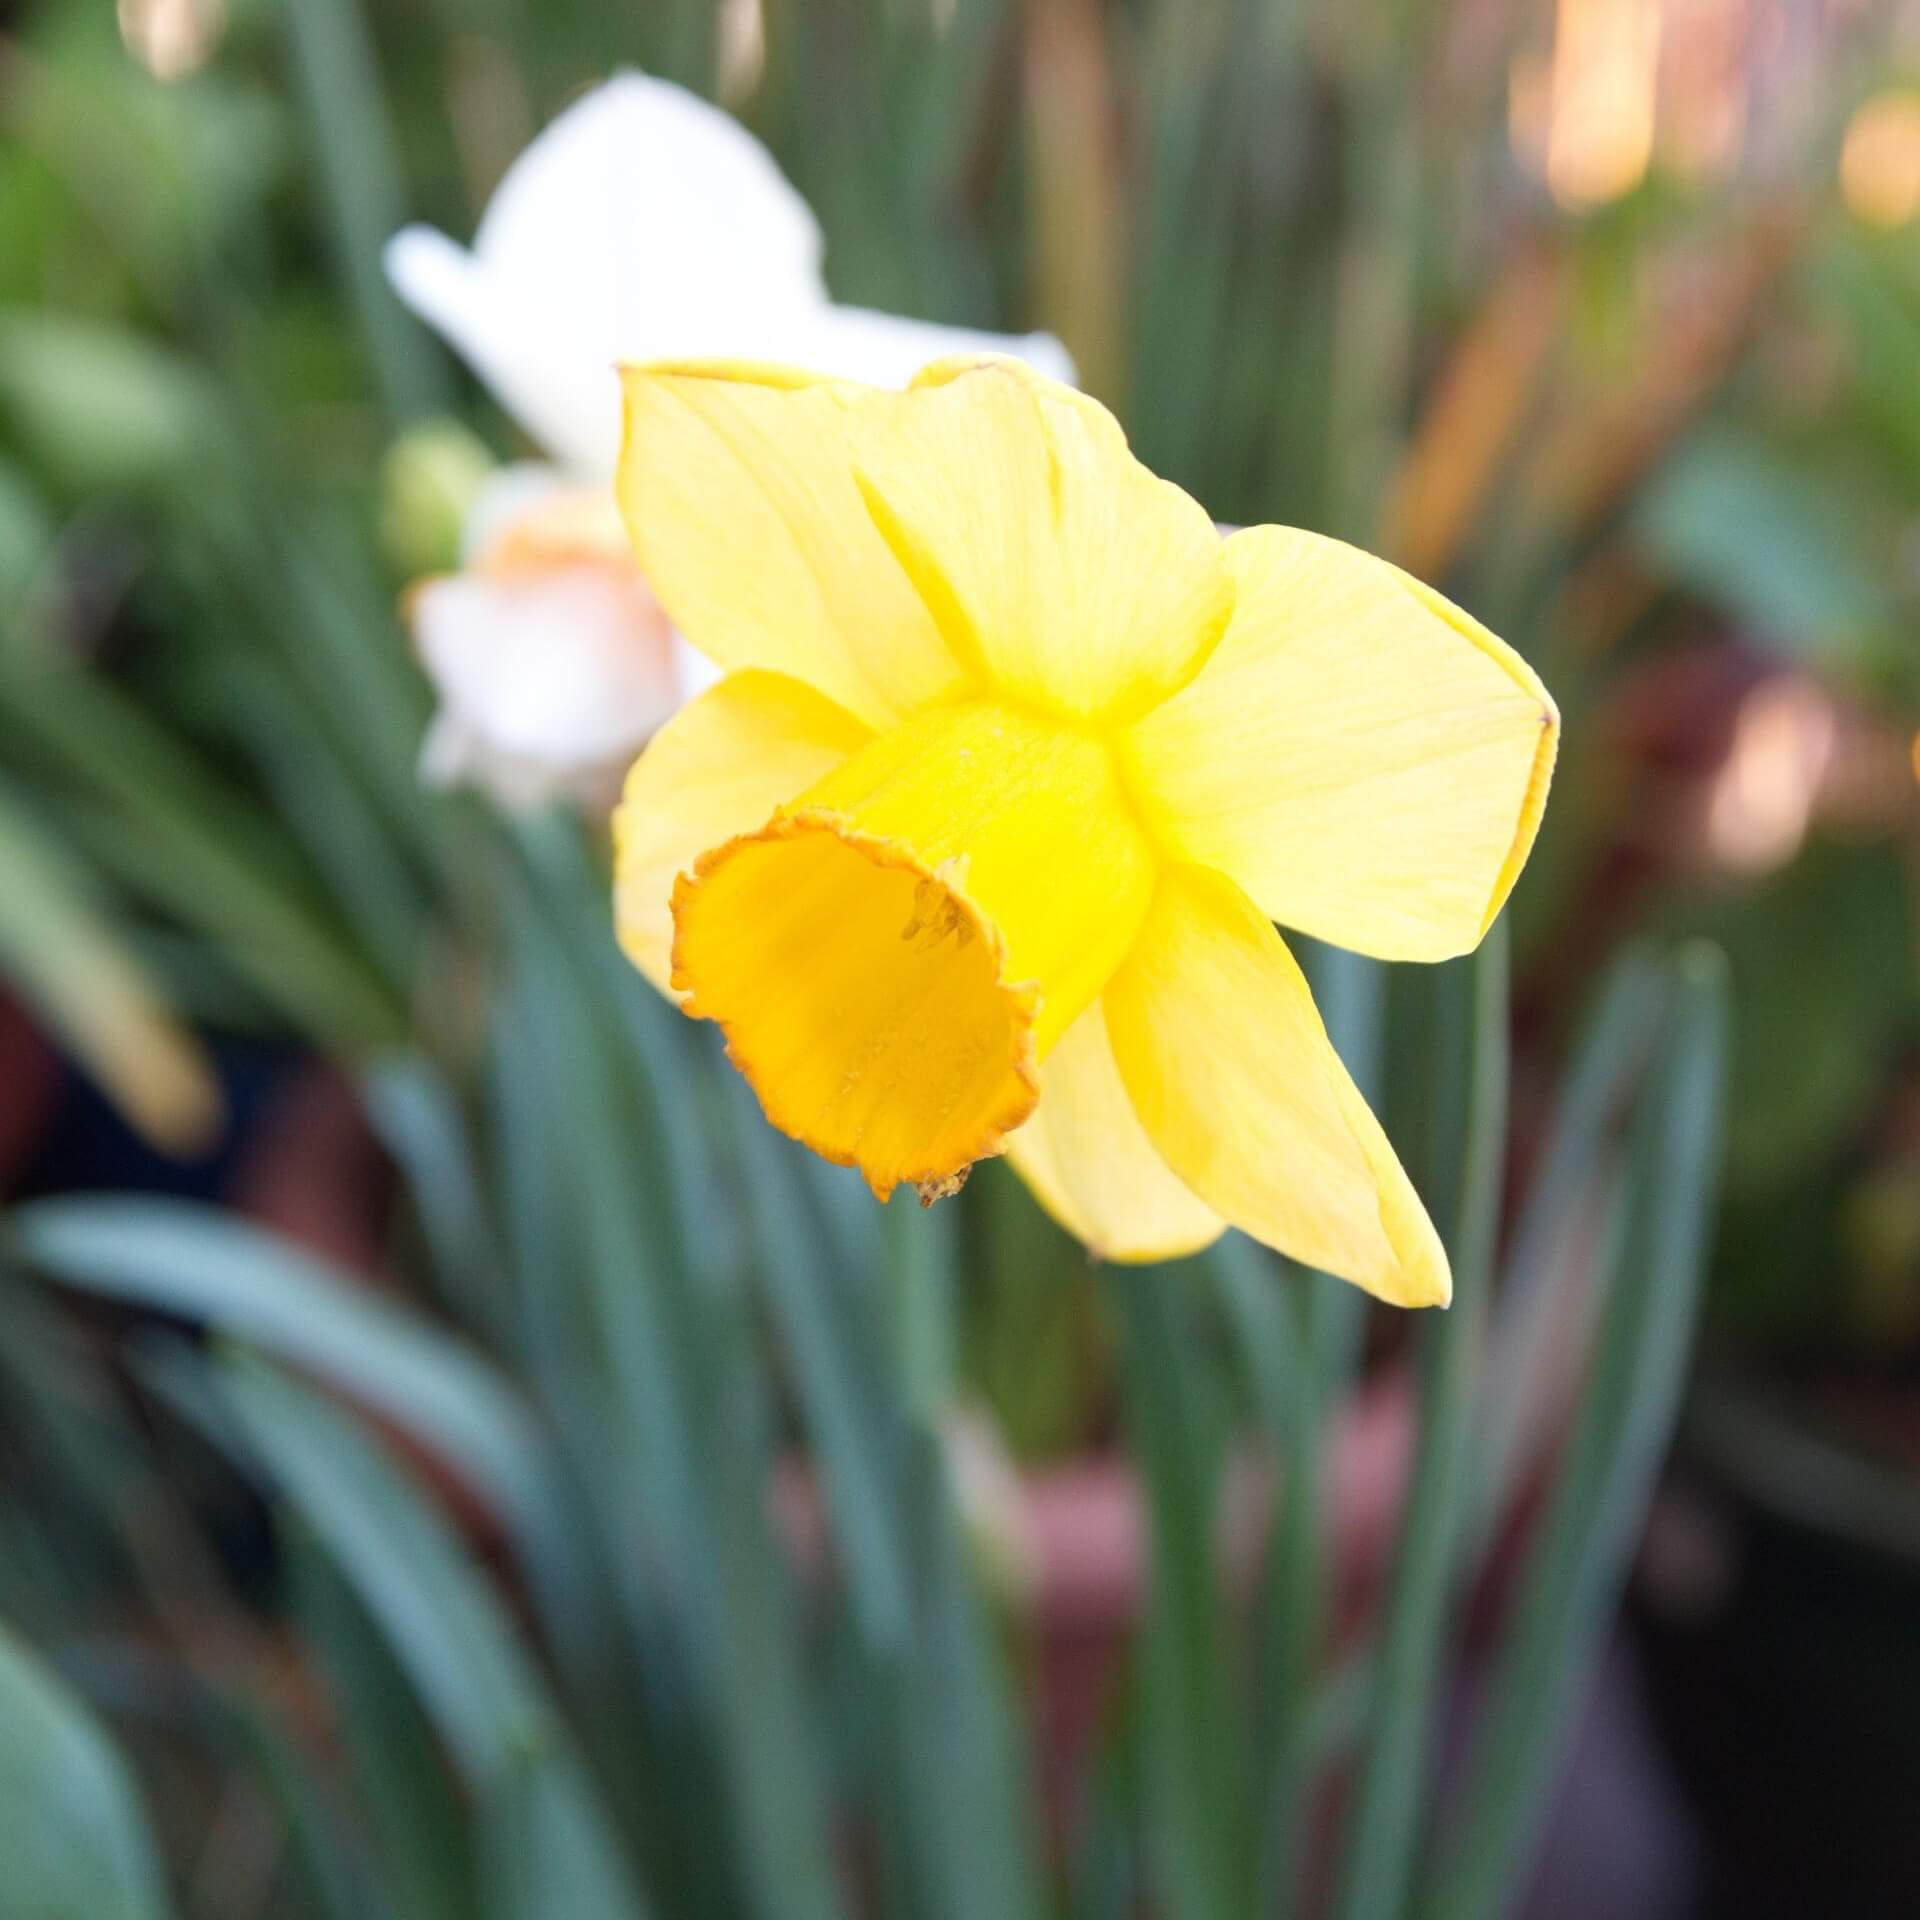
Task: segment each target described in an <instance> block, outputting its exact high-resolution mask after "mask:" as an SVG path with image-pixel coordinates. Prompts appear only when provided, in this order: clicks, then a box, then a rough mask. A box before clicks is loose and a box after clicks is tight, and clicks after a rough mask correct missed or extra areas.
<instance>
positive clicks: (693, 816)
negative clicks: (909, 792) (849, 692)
mask: <svg viewBox="0 0 1920 1920" xmlns="http://www.w3.org/2000/svg"><path fill="white" fill-rule="evenodd" d="M871 737H872V736H871V734H870V732H869V731H868V729H867V728H866V727H864V726H862V725H861V724H860V722H859V721H858V720H856V719H854V717H853V716H852V715H851V714H849V713H847V712H845V711H844V710H843V709H841V708H839V707H836V706H835V705H834V704H833V702H832V701H830V700H827V699H825V698H823V697H822V696H821V695H820V694H817V693H815V692H814V690H813V689H812V688H811V687H806V686H802V685H801V684H800V682H799V681H797V680H789V679H786V678H785V677H784V676H782V675H780V674H777V673H735V674H730V675H729V676H728V677H727V678H726V679H724V680H722V681H721V682H719V684H718V685H717V686H713V687H709V688H708V689H707V691H706V692H705V693H703V694H702V695H701V696H700V697H699V699H697V700H694V701H691V702H690V703H689V704H688V705H686V706H684V707H682V708H681V709H680V711H679V712H678V713H677V714H675V715H674V717H673V718H672V719H671V720H669V721H668V722H667V724H666V725H665V726H664V727H662V728H661V730H660V731H659V732H658V733H656V734H655V735H654V737H653V739H652V740H651V741H650V742H649V743H648V746H647V750H646V751H645V752H644V753H643V754H642V755H641V756H640V758H639V759H638V760H636V761H635V762H634V763H633V771H632V772H631V773H629V774H628V775H627V786H626V793H625V795H624V796H623V797H622V799H621V802H620V805H619V807H618V808H617V809H616V810H615V812H614V816H613V846H614V920H615V924H616V926H617V928H618V930H619V934H620V944H621V946H623V947H624V948H625V949H626V951H627V954H628V957H629V958H630V959H631V960H632V961H633V963H634V965H635V966H637V967H638V968H639V969H640V971H641V972H642V973H644V974H645V975H646V976H647V978H648V979H649V980H651V981H652V982H653V984H654V985H655V986H656V987H658V988H659V989H660V991H661V992H662V993H668V992H670V991H671V989H670V988H669V986H668V975H669V973H670V972H671V970H672V968H671V958H670V956H671V953H672V948H673V914H672V910H671V906H670V903H671V901H672V898H673V883H674V880H675V878H676V876H677V875H679V874H680V873H681V872H683V871H684V870H685V869H687V868H689V867H691V866H692V865H693V863H694V860H695V859H696V858H697V857H698V856H699V855H700V854H702V853H704V852H705V851H706V850H707V848H709V847H717V846H719V845H720V844H721V842H722V841H725V840H730V839H732V838H733V836H734V835H735V834H737V833H745V832H748V831H749V830H750V829H752V828H754V827H757V826H759V825H760V824H761V823H762V822H763V821H765V820H766V819H767V817H768V816H769V815H770V814H771V813H772V812H773V810H774V809H775V808H776V807H778V806H781V805H783V804H784V803H785V802H787V801H789V800H791V799H792V798H793V796H794V795H795V794H796V793H800V792H802V791H803V790H804V789H806V788H807V787H810V786H811V785H812V784H813V783H814V782H815V781H816V780H818V779H819V778H820V777H821V775H822V774H825V773H828V772H831V771H832V769H833V768H835V767H837V766H838V765H839V764H840V762H841V761H843V760H845V759H846V758H847V757H848V755H850V754H852V753H855V752H857V751H858V750H859V749H860V748H861V747H862V746H864V745H865V744H866V742H867V741H868V740H869V739H870V738H871Z"/></svg>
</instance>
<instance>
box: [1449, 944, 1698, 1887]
mask: <svg viewBox="0 0 1920 1920" xmlns="http://www.w3.org/2000/svg"><path fill="white" fill-rule="evenodd" d="M1674 975H1675V978H1674V985H1673V1000H1672V1010H1671V1013H1670V1014H1669V1017H1668V1019H1667V1020H1666V1022H1665V1023H1664V1026H1663V1031H1662V1034H1661V1037H1660V1042H1659V1044H1658V1045H1657V1047H1656V1049H1655V1057H1654V1064H1653V1068H1652V1071H1651V1074H1650V1077H1649V1080H1648V1084H1647V1089H1646V1092H1645V1094H1644V1096H1643V1098H1642V1102H1641V1106H1640V1111H1639V1114H1638V1116H1637V1119H1636V1123H1635V1126H1634V1131H1633V1142H1632V1149H1631V1159H1630V1163H1629V1168H1628V1194H1627V1226H1626V1232H1625V1235H1624V1237H1623V1241H1622V1244H1621V1251H1620V1256H1619V1261H1618V1266H1617V1269H1616V1273H1615V1277H1614V1284H1613V1286H1612V1288H1611V1290H1610V1292H1609V1294H1608V1296H1607V1300H1606V1304H1605V1308H1604V1310H1603V1314H1602V1318H1601V1322H1600V1327H1599V1338H1598V1341H1597V1344H1596V1346H1595V1349H1594V1352H1593V1356H1592V1359H1591V1360H1590V1362H1589V1364H1588V1369H1587V1379H1586V1385H1585V1390H1584V1392H1583V1393H1582V1395H1581V1398H1580V1401H1579V1412H1578V1414H1577V1416H1576V1417H1575V1421H1574V1426H1573V1432H1572V1434H1571V1436H1570V1437H1569V1440H1568V1443H1567V1452H1566V1457H1565V1459H1564V1460H1563V1461H1562V1463H1561V1466H1560V1469H1559V1474H1558V1477H1557V1479H1556V1481H1555V1484H1554V1489H1553V1493H1552V1497H1551V1501H1550V1504H1549V1506H1548V1510H1547V1514H1546V1518H1545V1521H1544V1523H1543V1525H1542V1528H1541V1531H1540V1535H1539V1538H1538V1540H1537V1542H1536V1544H1535V1546H1534V1549H1533V1552H1532V1554H1531V1555H1530V1557H1529V1560H1528V1563H1527V1567H1526V1571H1525V1573H1524V1575H1523V1576H1522V1580H1521V1585H1520V1590H1519V1595H1518V1598H1517V1600H1516V1601H1515V1611H1514V1617H1513V1621H1512V1624H1511V1626H1510V1627H1509V1629H1508V1631H1507V1633H1506V1635H1505V1637H1504V1639H1503V1643H1502V1648H1501V1654H1500V1660H1499V1664H1498V1666H1497V1667H1496V1669H1495V1672H1494V1676H1493V1680H1492V1684H1491V1687H1490V1689H1489V1693H1488V1698H1487V1704H1486V1713H1485V1719H1484V1721H1483V1723H1482V1728H1481V1732H1480V1736H1479V1741H1478V1745H1477V1748H1476V1751H1475V1755H1474V1759H1473V1763H1472V1765H1473V1770H1472V1773H1471V1776H1470V1778H1469V1781H1468V1785H1467V1791H1466V1793H1465V1796H1464V1798H1463V1801H1462V1803H1461V1812H1460V1816H1459V1819H1458V1821H1457V1823H1456V1825H1455V1827H1454V1830H1453V1831H1454V1839H1453V1843H1452V1845H1451V1847H1450V1848H1449V1850H1448V1851H1447V1852H1446V1854H1445V1855H1444V1857H1443V1859H1442V1861H1441V1863H1440V1867H1439V1870H1438V1872H1437V1873H1436V1874H1434V1875H1432V1876H1430V1877H1429V1878H1428V1879H1427V1881H1426V1883H1425V1884H1426V1886H1427V1888H1428V1889H1429V1891H1428V1892H1427V1895H1426V1897H1425V1898H1424V1899H1423V1900H1422V1901H1421V1902H1420V1904H1419V1908H1418V1911H1419V1912H1420V1913H1421V1914H1422V1915H1423V1916H1427V1917H1428V1920H1490V1916H1494V1915H1498V1914H1500V1913H1502V1912H1504V1911H1505V1910H1506V1908H1507V1906H1508V1904H1509V1903H1510V1901H1511V1900H1512V1898H1513V1895H1514V1892H1515V1889H1516V1887H1517V1885H1518V1882H1519V1878H1520V1875H1521V1873H1522V1871H1523V1869H1524V1868H1525V1866H1526V1864H1527V1861H1528V1858H1529V1857H1530V1854H1531V1851H1532V1847H1533V1843H1534V1841H1535V1839H1536V1837H1537V1835H1538V1831H1539V1827H1540V1823H1541V1820H1542V1818H1543V1817H1544V1815H1545V1812H1546V1810H1547V1807H1548V1804H1549V1799H1550V1795H1551V1794H1552V1791H1553V1788H1554V1786H1555V1784H1556V1782H1557V1780H1558V1778H1559V1762H1560V1760H1561V1758H1562V1754H1563V1750H1564V1747H1565V1743H1566V1738H1567V1734H1568V1731H1569V1728H1570V1726H1571V1723H1572V1719H1573V1715H1574V1712H1575V1710H1576V1709H1577V1707H1578V1705H1579V1703H1580V1698H1581V1685H1582V1682H1583V1680H1584V1678H1585V1676H1586V1675H1587V1673H1588V1672H1589V1670H1590V1668H1591V1665H1592V1661H1593V1655H1594V1652H1595V1649H1596V1647H1597V1645H1598V1643H1599V1638H1600V1635H1601V1633H1602V1632H1603V1631H1604V1630H1605V1626H1606V1622H1607V1618H1608V1615H1609V1613H1610V1612H1611V1610H1612V1606H1613V1602H1614V1599H1615V1596H1616V1595H1617V1594H1618V1592H1619V1588H1620V1582H1621V1580H1622V1579H1623V1578H1624V1576H1625V1573H1626V1566H1627V1560H1628V1556H1629V1554H1630V1553H1631V1551H1632V1547H1633V1542H1634V1540H1635V1538H1636V1537H1637V1535H1638V1531H1639V1525H1640V1520H1641V1517H1642V1515H1643V1514H1644V1512H1645V1508H1646V1502H1647V1497H1648V1494H1649V1492H1650V1490H1651V1487H1652V1482H1653V1476H1654V1473H1655V1471H1656V1470H1657V1468H1658V1467H1659V1464H1660V1459H1661V1456H1662V1455H1663V1453H1664V1452H1665V1450H1666V1444H1667V1438H1668V1435H1669V1434H1670V1432H1671V1431H1672V1426H1673V1419H1674V1413H1675V1410H1676V1408H1677V1407H1678V1405H1679V1399H1680V1389H1681V1386H1682V1384H1683V1382H1684V1381H1685V1378H1686V1369H1687V1357H1688V1354H1689V1352H1690V1351H1691V1346H1692V1331H1693V1319H1694V1308H1695V1303H1696V1301H1697V1299H1698V1294H1699V1280H1700V1265H1701V1258H1702V1254H1703V1251H1704V1247H1705V1241H1706V1233H1707V1227H1708V1223H1709V1221H1710V1220H1711V1217H1712V1207H1713V1196H1714V1190H1715V1184H1716V1177H1717V1174H1718V1168H1719V1155H1720V1119H1721V1106H1722V1097H1721V1096H1722V1088H1723V1085H1724V1080H1725V1069H1726V1048H1727V1035H1726V1026H1727V1018H1726V992H1725V979H1724V975H1725V966H1724V963H1723V962H1722V960H1721V958H1720V955H1719V953H1718V952H1717V951H1716V950H1714V949H1712V948H1708V947H1696V948H1692V949H1690V950H1688V951H1687V952H1685V953H1683V954H1682V955H1681V956H1680V958H1679V959H1678V961H1677V962H1676V964H1675V967H1674Z"/></svg>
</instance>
